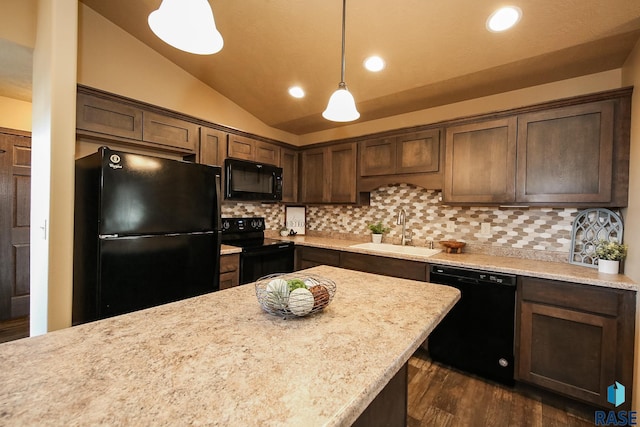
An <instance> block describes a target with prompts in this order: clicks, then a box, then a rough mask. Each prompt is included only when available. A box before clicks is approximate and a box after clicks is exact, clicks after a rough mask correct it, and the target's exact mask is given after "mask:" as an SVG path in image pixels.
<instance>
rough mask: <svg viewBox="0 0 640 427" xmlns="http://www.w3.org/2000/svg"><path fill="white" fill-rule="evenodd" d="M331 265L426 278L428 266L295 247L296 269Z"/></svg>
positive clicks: (387, 258)
mask: <svg viewBox="0 0 640 427" xmlns="http://www.w3.org/2000/svg"><path fill="white" fill-rule="evenodd" d="M316 265H331V266H334V267H340V268H346V269H349V270H356V271H364V272H365V273H374V274H381V275H383V276H392V277H401V278H403V279H412V280H420V281H423V282H424V281H426V280H427V269H428V266H427V264H426V263H424V262H420V261H409V260H403V259H397V258H390V257H382V256H376V255H367V254H359V253H354V252H347V251H337V250H332V249H324V248H312V247H308V246H297V247H296V269H298V270H302V269H304V268H310V267H315V266H316Z"/></svg>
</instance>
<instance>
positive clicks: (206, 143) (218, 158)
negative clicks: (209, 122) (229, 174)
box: [198, 127, 227, 168]
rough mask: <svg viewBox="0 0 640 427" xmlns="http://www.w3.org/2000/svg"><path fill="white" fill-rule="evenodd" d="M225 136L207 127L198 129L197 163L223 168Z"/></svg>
mask: <svg viewBox="0 0 640 427" xmlns="http://www.w3.org/2000/svg"><path fill="white" fill-rule="evenodd" d="M226 142H227V135H226V134H225V133H224V132H222V131H219V130H216V129H211V128H207V127H201V128H200V158H199V160H198V162H199V163H202V164H204V165H211V166H220V167H222V168H224V158H225V154H226V148H227V145H226Z"/></svg>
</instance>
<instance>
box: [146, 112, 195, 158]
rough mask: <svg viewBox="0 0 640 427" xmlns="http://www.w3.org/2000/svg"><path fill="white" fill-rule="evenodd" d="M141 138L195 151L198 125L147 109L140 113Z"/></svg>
mask: <svg viewBox="0 0 640 427" xmlns="http://www.w3.org/2000/svg"><path fill="white" fill-rule="evenodd" d="M142 121H143V123H142V140H143V141H145V142H152V143H155V144H160V145H165V146H168V147H174V148H178V149H180V150H186V151H190V152H195V151H196V145H197V144H198V140H199V132H198V126H197V125H196V124H194V123H190V122H187V121H184V120H179V119H176V118H173V117H167V116H163V115H160V114H156V113H151V112H148V111H145V112H143V114H142Z"/></svg>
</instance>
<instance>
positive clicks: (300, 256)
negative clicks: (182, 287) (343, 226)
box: [295, 246, 340, 270]
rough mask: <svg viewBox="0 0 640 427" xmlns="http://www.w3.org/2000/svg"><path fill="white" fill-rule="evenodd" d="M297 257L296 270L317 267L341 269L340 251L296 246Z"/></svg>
mask: <svg viewBox="0 0 640 427" xmlns="http://www.w3.org/2000/svg"><path fill="white" fill-rule="evenodd" d="M295 257H296V258H295V264H296V270H303V269H305V268H311V267H315V266H317V265H330V266H332V267H340V251H334V250H332V249H323V248H312V247H310V246H296V249H295Z"/></svg>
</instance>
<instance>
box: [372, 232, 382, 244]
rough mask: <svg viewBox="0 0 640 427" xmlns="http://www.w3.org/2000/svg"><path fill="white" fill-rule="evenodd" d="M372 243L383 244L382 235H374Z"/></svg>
mask: <svg viewBox="0 0 640 427" xmlns="http://www.w3.org/2000/svg"><path fill="white" fill-rule="evenodd" d="M371 241H372V242H373V243H382V234H372V235H371Z"/></svg>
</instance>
